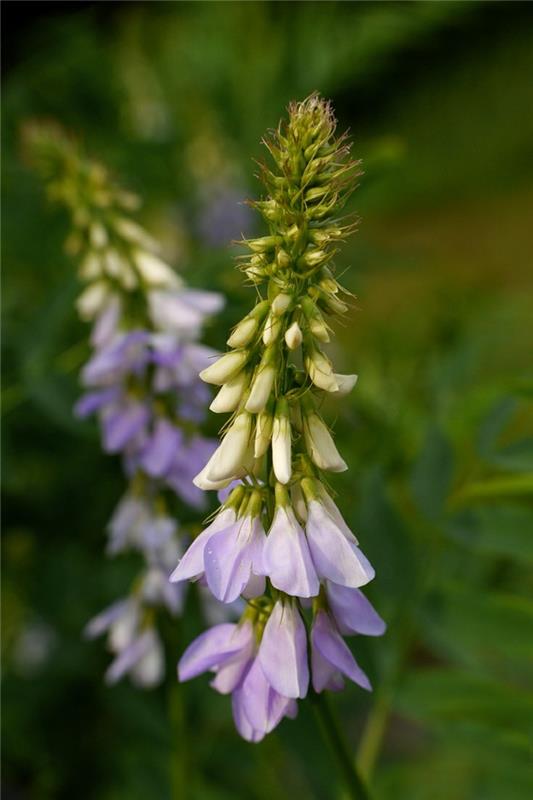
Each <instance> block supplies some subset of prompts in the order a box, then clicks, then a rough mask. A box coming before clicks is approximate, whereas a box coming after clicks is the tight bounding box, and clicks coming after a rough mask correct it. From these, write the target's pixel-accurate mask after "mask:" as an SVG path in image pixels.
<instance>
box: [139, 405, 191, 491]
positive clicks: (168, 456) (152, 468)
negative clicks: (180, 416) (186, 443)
mask: <svg viewBox="0 0 533 800" xmlns="http://www.w3.org/2000/svg"><path fill="white" fill-rule="evenodd" d="M182 440H183V434H182V432H181V431H180V430H179V428H177V427H176V426H175V425H173V424H172V423H171V422H170V421H169V420H168V419H165V418H164V417H160V418H159V419H158V420H157V421H156V423H155V426H154V432H153V434H152V436H151V438H150V440H149V442H148V446H147V447H146V449H145V451H144V453H143V456H142V458H141V465H142V467H143V469H144V470H145V472H147V473H148V474H149V475H152V476H153V477H154V478H160V477H162V476H163V475H166V474H167V472H168V471H169V470H170V468H171V466H172V463H173V461H174V459H175V456H176V450H178V448H179V447H180V445H181V443H182Z"/></svg>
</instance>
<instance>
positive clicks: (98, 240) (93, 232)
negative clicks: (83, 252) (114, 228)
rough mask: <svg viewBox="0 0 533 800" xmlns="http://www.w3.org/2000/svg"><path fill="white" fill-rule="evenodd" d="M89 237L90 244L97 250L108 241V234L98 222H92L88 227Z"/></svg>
mask: <svg viewBox="0 0 533 800" xmlns="http://www.w3.org/2000/svg"><path fill="white" fill-rule="evenodd" d="M89 239H90V240H91V244H92V246H93V247H95V248H96V249H97V250H101V249H102V248H103V247H105V246H106V245H107V242H108V236H107V231H106V229H105V228H104V226H103V225H101V224H100V223H99V222H95V223H93V225H91V227H90V229H89Z"/></svg>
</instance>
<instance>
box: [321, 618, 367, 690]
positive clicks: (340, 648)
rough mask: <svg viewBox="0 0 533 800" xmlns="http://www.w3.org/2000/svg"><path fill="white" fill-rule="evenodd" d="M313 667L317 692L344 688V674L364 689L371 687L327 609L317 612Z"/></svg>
mask: <svg viewBox="0 0 533 800" xmlns="http://www.w3.org/2000/svg"><path fill="white" fill-rule="evenodd" d="M311 669H312V675H313V688H314V690H315V692H321V691H323V690H324V689H330V690H332V691H338V690H339V689H342V688H343V686H344V681H343V675H345V676H346V677H347V678H350V680H352V681H354V683H357V684H358V685H359V686H361V687H362V688H363V689H367V690H368V691H371V690H372V687H371V685H370V681H369V680H368V678H367V676H366V675H365V673H364V672H363V670H362V669H361V668H360V666H359V665H358V664H357V661H356V660H355V658H354V657H353V655H352V653H351V651H350V648H349V647H348V645H347V644H346V642H345V641H344V640H343V638H342V636H341V635H340V633H339V631H338V630H337V628H336V627H335V624H334V622H333V620H332V619H331V617H330V616H329V614H327V613H326V612H325V611H318V613H317V614H316V616H315V620H314V623H313V628H312V631H311Z"/></svg>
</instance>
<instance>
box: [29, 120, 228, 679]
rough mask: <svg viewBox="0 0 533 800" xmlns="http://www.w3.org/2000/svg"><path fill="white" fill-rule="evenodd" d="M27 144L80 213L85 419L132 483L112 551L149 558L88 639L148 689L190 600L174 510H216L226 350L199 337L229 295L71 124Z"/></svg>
mask: <svg viewBox="0 0 533 800" xmlns="http://www.w3.org/2000/svg"><path fill="white" fill-rule="evenodd" d="M25 143H26V146H27V149H28V152H29V155H30V157H31V159H32V161H33V163H34V164H35V165H36V167H37V168H38V169H39V171H40V172H41V174H42V175H43V177H44V178H45V180H46V182H47V187H48V192H49V195H50V197H51V199H53V200H55V201H56V202H59V203H62V204H63V205H64V206H66V208H67V209H68V211H69V212H70V215H71V219H72V224H73V230H72V233H71V235H70V237H69V239H68V241H67V249H68V251H69V252H70V253H71V254H72V255H73V256H75V257H77V258H79V261H80V269H79V275H80V278H81V280H82V281H83V282H84V283H85V288H84V289H83V291H82V293H81V295H80V296H79V298H78V301H77V308H78V311H79V314H80V316H81V317H82V319H83V320H86V321H87V322H90V323H91V324H92V333H91V346H92V351H93V352H92V355H91V357H90V358H89V360H88V362H87V363H86V364H85V366H84V367H83V370H82V373H81V379H82V383H83V384H84V386H85V387H86V389H87V392H86V394H85V395H84V396H83V397H82V398H81V399H80V400H79V402H78V403H77V406H76V412H77V414H78V416H80V417H85V416H88V415H91V414H97V415H98V418H99V422H100V428H101V435H102V446H103V449H104V450H105V451H106V452H107V453H117V454H121V455H122V459H123V464H124V471H125V474H126V478H127V480H128V489H127V491H126V493H125V495H124V497H123V498H122V499H121V500H120V502H119V504H118V506H117V508H116V510H115V512H114V514H113V516H112V518H111V521H110V523H109V526H108V530H109V541H108V547H107V551H108V554H109V555H111V556H114V555H116V554H118V553H121V552H123V551H125V550H136V551H138V552H139V553H140V554H141V555H142V557H143V561H144V566H143V568H142V571H141V573H140V574H139V575H138V577H137V578H136V580H135V582H134V584H133V586H132V587H131V590H130V592H129V594H128V595H127V596H126V597H124V598H122V599H120V600H117V601H116V602H115V603H113V604H112V605H111V606H110V607H109V608H107V609H105V610H104V611H103V612H102V613H101V614H99V615H98V616H96V617H95V618H94V619H92V620H91V621H90V622H89V624H88V625H87V628H86V633H87V635H88V636H89V637H93V636H98V635H101V634H104V633H106V634H107V636H108V644H109V648H110V650H111V651H112V653H113V655H114V659H113V661H112V663H111V665H110V667H109V669H108V671H107V673H106V679H107V681H108V682H110V683H114V682H115V681H117V680H119V679H120V678H121V677H123V676H124V675H126V674H129V676H130V677H131V680H132V681H133V682H134V684H136V685H137V686H141V687H146V688H148V687H151V686H153V685H155V684H157V683H159V682H160V681H161V680H162V678H163V675H164V661H165V660H164V652H163V646H162V641H161V637H160V635H159V633H158V629H157V625H156V622H157V613H158V610H159V611H160V610H161V609H166V610H167V612H169V613H170V614H171V615H173V616H176V615H177V614H179V613H180V612H181V609H182V603H183V591H182V588H183V587H179V586H176V585H172V584H170V583H169V581H168V576H169V573H170V571H171V570H172V568H173V567H174V565H175V563H176V559H177V558H178V557H179V555H180V554H181V553H182V552H183V531H180V530H179V529H178V524H177V523H176V520H175V518H174V514H173V513H172V512H171V507H169V503H171V504H173V500H174V497H175V496H176V495H177V497H178V498H180V499H181V500H182V501H183V502H185V503H186V504H188V505H189V506H192V507H193V508H195V509H198V510H201V509H203V508H205V502H204V501H205V495H204V494H203V493H202V492H201V491H200V490H199V489H198V488H196V487H195V486H194V485H193V483H192V479H193V477H194V475H195V474H196V472H197V471H198V469H199V468H200V466H201V465H202V464H203V463H204V461H205V459H206V458H207V457H209V455H210V454H211V453H212V452H213V449H214V447H215V442H213V441H212V440H208V439H206V438H204V437H203V436H202V435H201V433H200V431H199V423H201V421H202V419H203V418H204V416H205V410H206V408H207V405H208V403H209V399H210V392H209V390H208V388H207V387H206V386H205V385H204V384H202V382H201V381H200V380H199V379H198V372H199V371H200V370H201V369H202V368H204V367H205V366H206V365H207V364H208V363H209V360H210V359H212V358H213V355H214V354H215V353H214V351H213V350H211V349H210V348H207V347H205V346H204V345H202V344H201V343H199V342H198V337H199V335H200V332H201V328H202V325H203V322H204V320H205V318H206V317H207V316H208V315H210V314H212V313H214V312H216V311H217V310H218V309H219V308H220V307H221V305H222V297H221V296H220V295H218V294H214V293H211V292H203V291H197V290H192V289H188V288H187V287H186V286H185V285H184V283H183V281H182V280H181V279H180V278H179V277H178V275H177V274H176V273H175V272H174V270H173V269H171V267H170V266H169V265H168V264H167V263H165V261H163V260H162V259H161V257H160V256H159V254H158V246H157V243H156V242H155V241H154V240H153V239H152V238H151V236H149V234H148V233H147V232H146V231H145V230H144V229H143V228H142V227H140V226H139V225H138V224H137V223H136V222H135V221H134V220H133V219H132V218H131V212H132V211H133V210H134V209H136V208H137V206H138V204H139V201H138V199H137V197H136V196H134V195H132V194H130V193H128V192H125V191H124V190H123V189H121V188H120V187H119V186H116V185H115V184H114V183H113V182H112V181H111V179H110V176H109V174H108V172H107V170H106V169H105V168H104V167H103V166H102V165H100V164H97V163H95V162H93V161H92V160H89V159H87V158H86V157H84V156H83V154H82V153H81V151H80V148H79V147H78V146H77V145H76V144H75V143H74V141H72V140H70V139H69V138H68V137H67V136H65V134H64V133H63V132H62V131H61V130H60V129H59V128H57V127H55V126H53V125H52V126H51V125H40V124H34V123H32V124H30V125H28V127H27V129H26V131H25ZM209 603H210V605H212V603H213V601H212V600H210V599H209Z"/></svg>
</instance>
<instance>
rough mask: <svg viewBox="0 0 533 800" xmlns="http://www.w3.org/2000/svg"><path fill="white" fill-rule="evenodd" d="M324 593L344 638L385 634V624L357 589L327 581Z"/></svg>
mask: <svg viewBox="0 0 533 800" xmlns="http://www.w3.org/2000/svg"><path fill="white" fill-rule="evenodd" d="M326 591H327V596H328V603H329V608H330V611H331V613H332V614H333V616H334V618H335V622H336V623H337V627H338V629H339V631H340V632H341V633H343V634H344V635H345V636H348V635H349V634H352V633H362V634H364V635H365V636H381V635H382V634H383V633H384V632H385V629H386V627H387V626H386V625H385V622H384V621H383V620H382V619H381V617H380V616H379V614H378V613H377V611H376V610H375V608H374V607H373V605H372V604H371V603H370V602H369V600H367V599H366V597H365V596H364V594H363V593H362V592H361V591H360V590H359V589H350V588H349V587H347V586H340V585H339V584H338V583H330V582H329V581H328V582H327V584H326Z"/></svg>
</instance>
